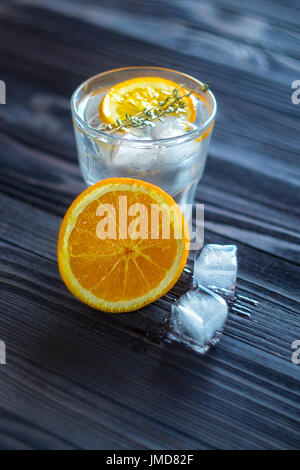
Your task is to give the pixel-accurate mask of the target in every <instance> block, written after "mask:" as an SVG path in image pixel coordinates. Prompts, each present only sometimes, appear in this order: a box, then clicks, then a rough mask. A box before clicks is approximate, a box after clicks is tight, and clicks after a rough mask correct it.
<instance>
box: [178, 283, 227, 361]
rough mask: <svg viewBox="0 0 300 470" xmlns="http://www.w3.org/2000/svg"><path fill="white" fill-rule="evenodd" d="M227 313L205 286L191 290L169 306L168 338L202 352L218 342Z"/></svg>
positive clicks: (220, 299) (222, 304) (220, 302)
mask: <svg viewBox="0 0 300 470" xmlns="http://www.w3.org/2000/svg"><path fill="white" fill-rule="evenodd" d="M227 315H228V307H227V304H226V302H225V300H223V299H222V297H220V296H219V295H217V294H215V293H213V292H210V291H209V290H208V289H205V288H203V289H202V288H201V289H197V290H191V291H189V292H187V293H186V294H184V295H183V296H182V297H180V298H179V299H178V300H177V302H176V303H174V304H173V305H172V307H171V322H170V328H171V331H170V339H171V340H175V341H178V342H181V343H184V344H186V345H187V346H189V347H191V348H192V349H194V350H195V351H197V352H200V353H202V354H203V353H205V352H206V351H207V350H208V349H209V346H210V345H212V344H216V343H217V342H218V340H219V337H220V335H221V329H222V327H223V325H224V323H225V321H226V319H227Z"/></svg>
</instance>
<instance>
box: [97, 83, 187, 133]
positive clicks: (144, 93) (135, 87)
mask: <svg viewBox="0 0 300 470" xmlns="http://www.w3.org/2000/svg"><path fill="white" fill-rule="evenodd" d="M175 88H176V89H177V90H178V92H179V94H180V95H181V96H183V95H185V94H187V90H185V89H184V88H183V87H182V86H180V85H179V84H178V83H175V82H173V81H172V80H168V79H166V78H162V77H137V78H131V79H130V80H125V81H124V82H120V83H118V84H116V85H114V86H113V87H112V88H110V89H109V90H108V92H107V93H106V94H105V95H104V97H103V99H102V101H101V103H100V107H99V116H100V120H101V121H102V122H104V123H107V124H114V123H116V122H117V120H118V119H121V120H124V119H125V117H126V114H129V115H135V114H138V113H140V112H142V111H143V110H144V109H149V108H153V107H155V106H157V105H158V103H159V102H163V101H164V100H165V99H166V98H167V97H168V96H170V95H172V91H173V90H174V89H175ZM183 101H184V103H185V108H184V110H183V111H181V112H180V113H179V114H178V115H179V116H181V117H183V118H184V119H185V120H186V121H187V122H194V121H195V119H196V109H195V105H194V103H193V100H192V98H191V97H190V96H186V97H185V98H183Z"/></svg>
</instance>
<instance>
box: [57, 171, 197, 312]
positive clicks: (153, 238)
mask: <svg viewBox="0 0 300 470" xmlns="http://www.w3.org/2000/svg"><path fill="white" fill-rule="evenodd" d="M125 202H126V205H125ZM153 208H154V209H155V210H154V209H153ZM154 216H155V217H154ZM166 223H167V224H169V227H167V226H166ZM165 229H166V230H165ZM188 251H189V233H188V228H187V224H186V222H185V220H184V217H183V215H182V213H181V211H180V209H179V207H178V206H177V204H175V202H174V200H173V199H172V198H171V197H170V196H169V195H168V194H167V193H165V192H164V191H163V190H162V189H160V188H158V187H157V186H154V185H152V184H150V183H146V182H144V181H140V180H135V179H130V178H110V179H107V180H103V181H101V182H99V183H96V184H95V185H93V186H91V187H89V188H88V189H86V190H85V191H84V192H83V193H82V194H80V195H79V196H78V197H77V199H76V200H75V201H74V202H73V203H72V205H71V206H70V208H69V209H68V211H67V213H66V215H65V217H64V220H63V222H62V225H61V228H60V232H59V238H58V248H57V253H58V265H59V270H60V273H61V276H62V279H63V281H64V282H65V284H66V286H67V287H68V288H69V290H70V291H71V292H72V293H73V294H74V295H75V296H76V297H78V299H80V300H81V301H83V302H85V303H86V304H88V305H90V306H92V307H94V308H96V309H99V310H103V311H107V312H129V311H133V310H137V309H139V308H141V307H143V306H144V305H147V304H149V303H151V302H153V301H154V300H156V299H158V298H159V297H161V296H162V295H164V294H165V293H166V292H167V291H168V290H169V289H171V287H172V286H173V285H174V284H175V282H176V281H177V279H178V278H179V276H180V274H181V273H182V271H183V268H184V266H185V263H186V259H187V256H188Z"/></svg>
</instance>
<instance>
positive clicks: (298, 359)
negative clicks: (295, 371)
mask: <svg viewBox="0 0 300 470" xmlns="http://www.w3.org/2000/svg"><path fill="white" fill-rule="evenodd" d="M291 347H292V349H296V351H294V352H293V354H292V363H293V364H296V365H298V364H300V339H296V340H295V341H293V342H292V346H291Z"/></svg>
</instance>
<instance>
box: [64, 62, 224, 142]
mask: <svg viewBox="0 0 300 470" xmlns="http://www.w3.org/2000/svg"><path fill="white" fill-rule="evenodd" d="M138 69H151V70H161V71H166V72H173V73H176V74H179V75H182V76H183V77H186V78H188V79H189V80H192V81H194V82H195V83H197V85H200V86H203V85H204V83H203V82H201V81H200V80H197V79H196V78H194V77H192V76H191V75H188V74H186V73H183V72H179V71H178V70H174V69H168V68H165V67H151V66H135V67H134V66H132V67H121V68H117V69H110V70H106V71H105V72H101V73H98V74H96V75H93V76H92V77H90V78H88V79H86V80H85V81H84V82H82V83H81V84H80V85H79V86H78V87H77V88H76V89H75V91H74V93H73V94H72V97H71V111H72V115H73V120H74V119H75V120H76V125H78V124H80V131H83V132H85V133H86V134H87V135H88V136H89V137H92V138H94V139H97V140H98V139H99V140H100V138H102V139H103V138H104V140H106V141H107V140H109V139H111V142H114V143H120V142H122V143H126V144H129V145H130V146H131V145H139V146H141V145H142V146H146V147H148V146H149V147H151V146H153V145H159V144H160V145H164V146H169V145H170V146H172V145H176V144H179V143H183V142H187V141H189V140H192V139H194V138H196V137H199V134H202V133H204V132H205V131H206V130H207V129H208V128H209V127H210V126H211V125H212V123H213V121H214V119H215V116H216V112H217V101H216V98H215V96H214V94H213V92H212V91H211V90H210V89H208V90H207V93H208V94H209V95H210V98H211V101H212V109H211V111H210V113H209V116H208V118H207V119H206V121H205V122H204V123H203V124H201V125H199V126H198V127H196V129H194V130H193V131H190V132H187V133H186V134H181V135H179V136H175V137H166V138H163V139H151V140H145V139H127V138H126V137H122V136H119V135H118V136H114V135H113V134H107V133H106V132H104V131H100V130H98V129H95V128H94V127H91V126H90V125H89V124H87V122H86V121H85V120H84V119H82V118H81V117H80V116H79V114H78V112H77V109H76V108H77V106H76V99H77V96H78V94H79V92H80V91H81V90H82V89H83V88H85V87H87V86H88V84H89V83H90V82H92V81H93V80H95V79H96V78H99V77H103V76H105V75H109V74H110V73H113V72H121V71H125V70H138ZM91 134H92V135H91Z"/></svg>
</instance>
